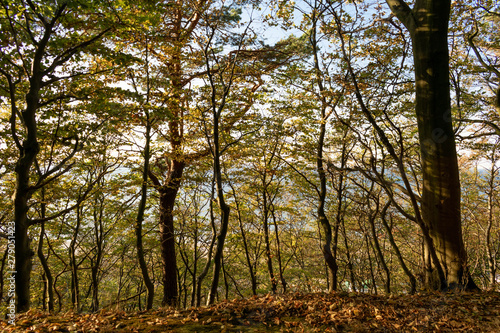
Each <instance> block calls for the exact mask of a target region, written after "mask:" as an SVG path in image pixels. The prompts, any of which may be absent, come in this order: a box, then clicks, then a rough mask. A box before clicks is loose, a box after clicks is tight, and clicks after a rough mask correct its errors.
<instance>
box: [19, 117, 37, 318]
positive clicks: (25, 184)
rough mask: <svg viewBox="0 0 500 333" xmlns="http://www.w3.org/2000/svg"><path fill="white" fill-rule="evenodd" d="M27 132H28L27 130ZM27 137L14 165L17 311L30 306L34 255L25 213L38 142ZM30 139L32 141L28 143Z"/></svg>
mask: <svg viewBox="0 0 500 333" xmlns="http://www.w3.org/2000/svg"><path fill="white" fill-rule="evenodd" d="M33 126H34V119H33ZM28 133H30V132H29V131H28ZM29 137H30V136H29V135H28V140H26V142H25V144H24V145H23V155H22V156H21V158H20V160H19V161H18V163H17V165H16V176H17V177H16V178H17V179H16V192H15V194H14V221H15V223H16V227H15V232H16V233H15V240H16V245H15V250H16V253H15V257H16V276H15V280H16V298H17V312H25V311H28V310H29V308H30V276H31V265H32V263H31V259H32V257H33V255H34V252H33V251H32V250H31V248H30V239H29V236H28V228H29V226H30V220H29V219H28V216H27V213H28V199H29V197H30V191H29V172H30V169H31V166H32V165H33V162H34V159H35V156H36V154H37V153H38V143H37V142H36V139H35V138H34V137H33V138H32V139H31V140H29ZM30 141H32V142H31V143H30Z"/></svg>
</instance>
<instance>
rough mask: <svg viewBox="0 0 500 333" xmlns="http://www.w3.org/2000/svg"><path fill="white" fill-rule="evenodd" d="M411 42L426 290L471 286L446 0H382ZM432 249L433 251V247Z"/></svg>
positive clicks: (448, 12) (447, 2)
mask: <svg viewBox="0 0 500 333" xmlns="http://www.w3.org/2000/svg"><path fill="white" fill-rule="evenodd" d="M387 4H388V5H389V7H390V8H391V11H392V12H393V13H394V15H396V16H397V17H398V18H399V19H400V20H401V22H402V23H403V24H404V25H405V27H406V29H408V32H409V33H410V36H411V40H412V45H413V59H414V66H415V89H416V90H415V92H416V95H415V112H416V116H417V123H418V134H419V141H420V147H421V160H422V173H423V188H422V201H421V209H422V220H423V225H422V226H423V228H426V229H427V230H428V233H429V235H430V240H429V239H427V240H426V243H425V249H426V257H425V260H426V284H427V286H428V287H429V288H432V289H441V290H444V289H448V288H465V289H477V286H476V285H475V283H474V281H473V280H472V279H471V277H470V274H469V271H468V267H467V253H466V251H465V247H464V243H463V238H462V220H461V213H460V179H459V173H458V162H457V151H456V144H455V133H454V131H453V126H452V119H451V102H450V84H449V77H450V74H449V56H448V23H449V15H450V6H451V1H425V0H417V1H416V2H415V5H414V7H413V8H410V7H409V6H408V4H407V3H406V2H404V1H403V0H387ZM434 251H435V252H436V256H434V255H433V252H434Z"/></svg>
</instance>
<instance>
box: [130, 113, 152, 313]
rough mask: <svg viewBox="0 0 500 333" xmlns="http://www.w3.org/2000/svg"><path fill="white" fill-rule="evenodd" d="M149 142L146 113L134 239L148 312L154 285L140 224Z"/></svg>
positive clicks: (149, 126)
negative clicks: (139, 196) (142, 165)
mask: <svg viewBox="0 0 500 333" xmlns="http://www.w3.org/2000/svg"><path fill="white" fill-rule="evenodd" d="M150 141H151V122H150V119H149V113H148V111H146V146H145V147H144V167H143V170H142V186H141V201H140V203H139V209H138V212H137V220H136V225H135V237H136V246H137V260H138V261H139V267H140V268H141V273H142V278H143V279H144V284H145V285H146V290H147V295H146V310H150V309H151V308H152V307H153V299H154V285H153V282H152V281H151V278H150V277H149V272H148V266H147V264H146V260H145V259H144V247H143V244H142V222H143V221H144V211H145V210H146V201H147V198H148V194H147V192H148V170H149V157H150V149H149V145H150Z"/></svg>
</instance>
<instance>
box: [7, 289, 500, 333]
mask: <svg viewBox="0 0 500 333" xmlns="http://www.w3.org/2000/svg"><path fill="white" fill-rule="evenodd" d="M0 331H1V332H179V333H184V332H414V331H415V332H469V331H470V332H476V333H477V332H500V293H492V292H482V293H465V292H455V293H423V294H417V295H412V296H409V295H399V296H375V295H369V294H360V293H349V294H347V293H333V294H323V293H316V294H299V293H294V294H285V295H264V296H259V297H255V296H254V297H251V298H248V299H235V300H232V301H223V302H220V303H217V304H215V305H212V306H209V307H199V308H191V309H187V310H174V309H160V310H152V311H142V312H134V313H130V312H122V311H101V312H99V313H92V314H75V313H71V312H69V313H58V314H48V313H44V312H40V311H37V310H31V311H29V312H27V313H25V314H22V315H18V317H17V318H16V325H15V326H13V325H8V324H7V322H5V321H0Z"/></svg>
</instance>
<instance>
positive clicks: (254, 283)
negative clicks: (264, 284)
mask: <svg viewBox="0 0 500 333" xmlns="http://www.w3.org/2000/svg"><path fill="white" fill-rule="evenodd" d="M229 186H230V187H231V190H232V192H233V198H234V203H235V204H236V213H237V216H238V225H239V227H240V233H241V238H242V240H243V248H244V250H245V259H246V262H247V266H248V273H249V274H250V282H251V284H252V295H257V278H256V277H255V272H254V270H253V265H252V260H251V258H250V250H249V249H248V241H247V236H246V232H245V228H244V227H243V218H242V216H241V207H240V201H239V199H238V197H237V196H236V191H235V189H234V187H233V185H232V184H231V183H230V184H229Z"/></svg>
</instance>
